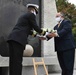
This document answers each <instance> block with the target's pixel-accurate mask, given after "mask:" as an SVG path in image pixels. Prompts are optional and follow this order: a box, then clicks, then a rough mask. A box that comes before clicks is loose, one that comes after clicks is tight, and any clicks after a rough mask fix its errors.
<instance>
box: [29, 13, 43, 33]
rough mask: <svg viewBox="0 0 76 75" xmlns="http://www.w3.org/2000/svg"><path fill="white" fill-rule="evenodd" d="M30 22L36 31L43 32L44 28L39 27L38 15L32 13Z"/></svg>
mask: <svg viewBox="0 0 76 75" xmlns="http://www.w3.org/2000/svg"><path fill="white" fill-rule="evenodd" d="M29 22H30V25H31V26H32V28H33V29H34V30H35V31H37V32H38V33H42V30H41V29H40V28H39V26H37V22H36V16H35V15H34V14H33V13H31V14H30V17H29Z"/></svg>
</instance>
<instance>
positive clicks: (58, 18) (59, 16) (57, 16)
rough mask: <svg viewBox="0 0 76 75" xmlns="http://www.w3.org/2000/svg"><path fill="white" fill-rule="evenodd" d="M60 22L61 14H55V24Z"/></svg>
mask: <svg viewBox="0 0 76 75" xmlns="http://www.w3.org/2000/svg"><path fill="white" fill-rule="evenodd" d="M60 20H61V14H60V13H57V14H56V21H57V22H60Z"/></svg>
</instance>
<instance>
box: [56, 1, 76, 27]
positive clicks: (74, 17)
mask: <svg viewBox="0 0 76 75" xmlns="http://www.w3.org/2000/svg"><path fill="white" fill-rule="evenodd" d="M56 6H57V11H58V12H59V11H61V12H64V13H65V15H66V17H67V18H69V19H70V20H71V21H72V25H73V26H76V6H75V5H74V4H71V3H69V2H68V0H56Z"/></svg>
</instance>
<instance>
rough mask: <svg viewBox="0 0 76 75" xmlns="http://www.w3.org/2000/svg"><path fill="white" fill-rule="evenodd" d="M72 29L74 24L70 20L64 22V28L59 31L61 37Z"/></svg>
mask: <svg viewBox="0 0 76 75" xmlns="http://www.w3.org/2000/svg"><path fill="white" fill-rule="evenodd" d="M71 29H72V25H71V22H70V21H65V22H64V23H63V28H62V29H61V30H60V31H57V33H58V35H59V37H63V36H65V35H66V34H67V33H68V32H70V31H71Z"/></svg>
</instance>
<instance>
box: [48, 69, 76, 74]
mask: <svg viewBox="0 0 76 75" xmlns="http://www.w3.org/2000/svg"><path fill="white" fill-rule="evenodd" d="M49 75H61V73H51V74H49ZM73 75H76V70H74V74H73Z"/></svg>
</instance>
